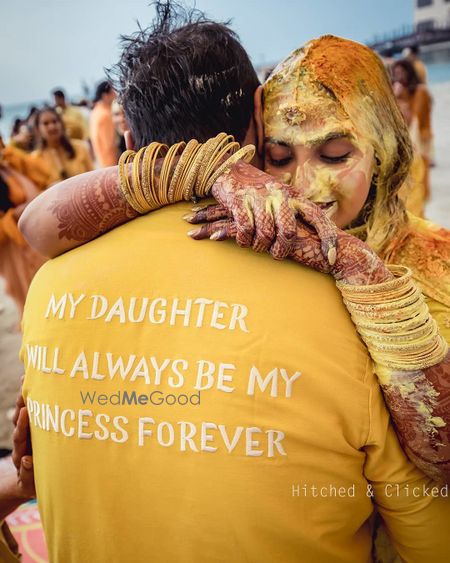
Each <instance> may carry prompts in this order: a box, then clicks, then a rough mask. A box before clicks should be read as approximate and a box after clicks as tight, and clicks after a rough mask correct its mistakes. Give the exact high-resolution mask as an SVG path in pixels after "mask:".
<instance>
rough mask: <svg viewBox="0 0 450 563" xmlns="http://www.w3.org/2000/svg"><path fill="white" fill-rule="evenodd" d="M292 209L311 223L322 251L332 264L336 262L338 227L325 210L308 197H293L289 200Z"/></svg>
mask: <svg viewBox="0 0 450 563" xmlns="http://www.w3.org/2000/svg"><path fill="white" fill-rule="evenodd" d="M289 205H290V206H291V208H292V209H295V210H296V211H298V213H299V214H300V216H301V218H302V219H303V220H304V221H306V223H308V224H309V225H311V226H312V227H313V228H314V229H315V231H316V232H317V234H318V235H319V238H320V241H321V248H322V253H323V255H324V257H325V259H326V260H327V261H328V263H329V265H330V266H334V264H335V262H336V246H337V227H336V225H335V224H334V223H333V221H332V220H331V219H330V218H329V217H327V215H326V214H325V212H324V211H322V209H320V207H318V206H317V205H316V204H314V203H313V202H311V201H308V200H307V199H293V200H290V201H289Z"/></svg>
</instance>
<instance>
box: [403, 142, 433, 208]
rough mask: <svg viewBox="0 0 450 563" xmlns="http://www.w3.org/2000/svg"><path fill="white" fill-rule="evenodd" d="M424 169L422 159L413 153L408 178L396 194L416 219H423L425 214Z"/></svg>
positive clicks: (416, 153) (425, 171)
mask: <svg viewBox="0 0 450 563" xmlns="http://www.w3.org/2000/svg"><path fill="white" fill-rule="evenodd" d="M426 167H427V164H426V163H425V161H424V159H423V157H422V156H420V154H419V153H418V152H417V151H415V152H414V158H413V161H412V163H411V169H410V172H409V174H408V177H407V179H406V181H405V182H404V183H403V185H402V187H401V188H400V190H399V192H398V195H399V197H400V199H401V200H402V201H403V203H404V205H405V208H406V210H407V211H409V213H411V214H412V215H415V216H416V217H423V216H424V214H425V203H426V185H425V182H426V176H427V170H426Z"/></svg>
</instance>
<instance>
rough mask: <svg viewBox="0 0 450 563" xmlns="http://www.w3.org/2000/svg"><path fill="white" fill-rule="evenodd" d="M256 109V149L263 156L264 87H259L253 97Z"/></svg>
mask: <svg viewBox="0 0 450 563" xmlns="http://www.w3.org/2000/svg"><path fill="white" fill-rule="evenodd" d="M253 103H254V106H255V109H254V114H253V116H254V119H255V124H256V148H257V150H258V154H259V155H260V156H261V158H262V156H263V149H264V121H263V87H262V86H258V88H256V90H255V94H254V97H253Z"/></svg>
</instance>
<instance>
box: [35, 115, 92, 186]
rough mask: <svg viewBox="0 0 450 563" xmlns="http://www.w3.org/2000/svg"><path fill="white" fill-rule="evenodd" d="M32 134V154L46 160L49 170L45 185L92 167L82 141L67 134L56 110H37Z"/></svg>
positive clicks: (85, 146) (86, 170)
mask: <svg viewBox="0 0 450 563" xmlns="http://www.w3.org/2000/svg"><path fill="white" fill-rule="evenodd" d="M36 134H37V139H38V148H37V149H36V150H35V151H34V152H33V153H32V156H33V157H35V158H40V159H43V160H44V161H45V162H46V164H47V166H48V168H49V171H50V178H49V184H48V185H52V184H54V183H55V182H59V181H61V180H64V179H66V178H70V177H71V176H76V175H77V174H82V173H83V172H88V171H89V170H92V169H93V165H92V160H91V157H90V155H89V151H88V148H87V145H86V143H85V142H84V141H80V140H78V139H69V138H68V137H67V135H66V133H65V129H64V123H63V121H62V119H61V117H60V115H59V114H58V113H57V112H56V110H54V109H52V108H48V107H47V108H43V109H41V110H40V111H39V112H38V114H37V116H36Z"/></svg>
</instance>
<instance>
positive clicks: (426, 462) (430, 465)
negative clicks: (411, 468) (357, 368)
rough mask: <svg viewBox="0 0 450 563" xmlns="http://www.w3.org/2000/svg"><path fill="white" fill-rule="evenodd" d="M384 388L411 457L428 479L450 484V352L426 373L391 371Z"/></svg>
mask: <svg viewBox="0 0 450 563" xmlns="http://www.w3.org/2000/svg"><path fill="white" fill-rule="evenodd" d="M382 389H383V394H384V397H385V400H386V405H387V407H388V409H389V411H390V413H391V416H392V419H393V421H394V424H395V427H396V432H397V435H398V437H399V440H400V443H401V445H402V447H403V449H404V450H405V452H406V454H407V455H408V457H409V458H410V459H411V461H413V463H414V464H415V465H417V467H419V469H421V470H422V471H423V472H424V473H425V474H426V475H428V476H429V477H432V478H433V479H434V480H436V481H440V482H441V481H442V482H445V483H448V484H450V353H449V354H447V357H446V358H445V359H444V360H443V361H442V362H440V363H439V364H436V365H434V366H432V367H429V368H427V369H424V370H423V371H415V372H408V371H402V372H398V371H396V372H392V374H391V378H390V381H389V383H388V384H383V385H382Z"/></svg>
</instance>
